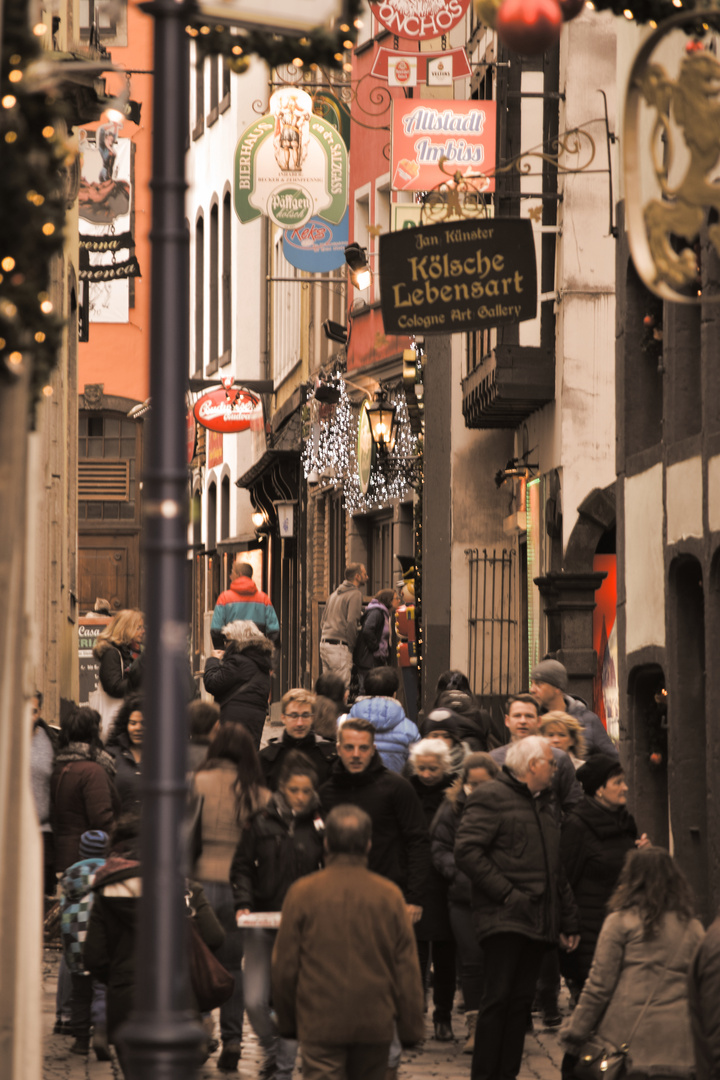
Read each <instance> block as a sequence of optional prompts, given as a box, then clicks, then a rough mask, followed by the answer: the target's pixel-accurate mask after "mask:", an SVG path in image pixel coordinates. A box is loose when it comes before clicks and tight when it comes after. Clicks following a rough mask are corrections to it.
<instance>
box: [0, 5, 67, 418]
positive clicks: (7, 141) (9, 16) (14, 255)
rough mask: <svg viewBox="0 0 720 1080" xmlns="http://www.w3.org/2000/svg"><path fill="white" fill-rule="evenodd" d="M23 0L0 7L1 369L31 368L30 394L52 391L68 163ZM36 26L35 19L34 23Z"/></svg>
mask: <svg viewBox="0 0 720 1080" xmlns="http://www.w3.org/2000/svg"><path fill="white" fill-rule="evenodd" d="M28 15H29V6H28V3H27V2H22V0H16V2H14V3H12V4H6V5H5V9H4V15H3V18H4V27H3V34H4V38H3V47H2V60H1V73H0V139H1V140H2V148H3V167H2V170H0V370H1V371H3V372H4V373H5V374H6V375H9V376H10V377H16V376H17V375H19V373H20V371H21V370H22V369H23V368H24V367H25V366H26V365H30V368H31V376H30V381H31V401H32V403H33V405H34V403H35V402H36V401H37V400H39V398H40V396H41V395H42V393H43V392H45V393H46V394H47V393H48V392H49V393H52V390H51V389H50V387H49V379H50V375H51V373H52V370H53V368H54V367H55V365H56V363H57V357H58V351H59V349H60V348H61V345H62V340H63V329H64V321H63V319H62V318H60V317H59V316H58V315H57V314H56V313H55V311H54V306H53V302H52V300H51V298H50V289H51V267H52V261H53V256H55V255H57V254H59V252H60V251H62V247H63V228H64V224H65V191H64V178H63V173H62V170H63V168H64V167H66V166H67V164H68V147H67V145H66V144H65V142H64V132H65V124H64V118H63V109H62V102H59V101H58V100H57V99H56V97H55V96H54V94H53V93H48V92H47V91H45V90H42V91H41V90H38V89H34V88H33V87H32V85H31V84H30V80H29V79H28V77H27V75H28V66H29V65H30V64H31V63H32V62H33V61H34V60H37V59H39V58H40V57H41V56H42V55H43V52H44V50H43V49H42V48H41V47H40V43H39V36H38V35H37V34H36V33H33V32H32V31H31V29H30V26H29V18H28ZM36 30H37V31H39V30H40V26H39V25H38V27H37V28H36Z"/></svg>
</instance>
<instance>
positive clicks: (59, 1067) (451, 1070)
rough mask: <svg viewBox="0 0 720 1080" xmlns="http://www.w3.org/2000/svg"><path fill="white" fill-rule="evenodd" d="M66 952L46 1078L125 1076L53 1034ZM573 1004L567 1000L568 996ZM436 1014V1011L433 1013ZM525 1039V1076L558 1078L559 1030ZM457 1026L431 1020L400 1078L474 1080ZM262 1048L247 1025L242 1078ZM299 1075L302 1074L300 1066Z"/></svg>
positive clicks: (46, 1005)
mask: <svg viewBox="0 0 720 1080" xmlns="http://www.w3.org/2000/svg"><path fill="white" fill-rule="evenodd" d="M59 959H60V954H59V952H57V951H56V950H54V949H50V948H48V949H46V950H45V956H44V971H43V1024H42V1035H43V1041H44V1068H43V1080H122V1074H121V1072H120V1069H119V1067H118V1065H117V1062H116V1061H115V1060H113V1061H112V1062H100V1061H97V1060H96V1058H95V1055H94V1054H93V1053H91V1054H90V1056H89V1057H87V1058H84V1057H79V1056H78V1055H77V1054H71V1053H70V1045H71V1043H72V1037H71V1036H61V1035H53V1033H52V1030H53V1026H54V1024H55V987H56V984H57V969H58V963H59ZM563 1003H564V1005H567V998H566V997H565V998H564V999H563ZM430 1015H431V1011H430V1012H429V1013H428V1016H430ZM538 1024H539V1019H538V1017H537V1016H536V1017H535V1027H536V1031H535V1033H534V1034H532V1035H528V1036H527V1038H526V1040H525V1056H524V1059H523V1067H522V1069H521V1071H520V1077H519V1080H557V1078H558V1077H559V1075H560V1062H561V1059H562V1052H561V1050H560V1048H559V1046H558V1040H557V1035H556V1034H555V1031H551V1030H548V1029H545V1030H543V1029H542V1028H539V1027H538ZM453 1030H454V1032H455V1035H456V1037H457V1039H456V1042H454V1043H452V1044H447V1043H445V1044H443V1043H438V1042H435V1041H434V1040H433V1039H432V1037H431V1036H432V1023H431V1021H430V1020H428V1022H427V1038H426V1041H425V1042H424V1043H423V1045H422V1046H421V1047H418V1048H417V1049H414V1050H408V1051H406V1052H405V1053H404V1054H403V1059H402V1064H401V1066H400V1073H399V1076H400V1080H415V1078H416V1077H417V1078H418V1080H420V1078H428V1080H429V1078H430V1077H437V1078H440V1080H468V1078H469V1076H470V1056H469V1055H466V1054H463V1053H462V1047H463V1044H464V1041H465V1040H464V1038H461V1037H460V1036H463V1035H464V1032H465V1020H464V1017H463V1015H462V1013H461V1012H459V1011H458V1010H456V1011H455V1013H454V1015H453ZM218 1055H219V1051H217V1052H216V1053H215V1054H214V1055H213V1056H211V1057H210V1058H209V1059H208V1061H207V1062H206V1063H205V1065H204V1066H203V1068H202V1069H201V1070H200V1072H199V1074H198V1075H199V1076H200V1077H201V1078H202V1080H212V1078H215V1080H217V1078H218V1077H219V1076H226V1075H230V1074H226V1073H219V1072H218V1070H217V1068H216V1067H215V1061H216V1059H217V1057H218ZM259 1065H260V1052H259V1047H258V1044H257V1040H256V1039H255V1036H254V1034H253V1031H252V1028H251V1027H250V1025H249V1024H248V1023H247V1017H246V1028H245V1035H244V1036H243V1054H242V1059H241V1061H240V1067H239V1071H238V1073H237V1074H236V1075H237V1076H238V1077H239V1078H241V1080H256V1077H257V1076H258V1073H259ZM295 1075H296V1077H300V1076H301V1075H302V1074H301V1072H300V1070H299V1069H298V1070H297V1072H296V1074H295Z"/></svg>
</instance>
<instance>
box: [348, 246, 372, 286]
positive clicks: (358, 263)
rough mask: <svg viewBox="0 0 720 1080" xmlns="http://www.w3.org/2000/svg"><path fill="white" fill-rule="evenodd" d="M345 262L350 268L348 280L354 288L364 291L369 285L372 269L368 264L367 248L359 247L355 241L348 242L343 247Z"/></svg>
mask: <svg viewBox="0 0 720 1080" xmlns="http://www.w3.org/2000/svg"><path fill="white" fill-rule="evenodd" d="M345 262H346V263H347V265H348V268H349V270H350V280H351V281H352V283H353V285H354V286H355V288H356V289H359V290H360V292H364V291H365V289H368V288H369V287H370V282H371V281H372V270H371V269H370V267H369V266H368V258H367V248H364V247H360V245H359V244H357V243H352V244H348V245H347V247H346V248H345Z"/></svg>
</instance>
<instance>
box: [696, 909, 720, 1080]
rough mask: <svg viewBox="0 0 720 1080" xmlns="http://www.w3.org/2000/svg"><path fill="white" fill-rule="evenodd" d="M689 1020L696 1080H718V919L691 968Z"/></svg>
mask: <svg viewBox="0 0 720 1080" xmlns="http://www.w3.org/2000/svg"><path fill="white" fill-rule="evenodd" d="M689 990H690V1019H691V1022H692V1032H693V1040H694V1042H695V1064H696V1070H695V1072H696V1076H697V1080H718V1077H720V916H718V917H717V918H716V919H715V921H714V922H713V923H711V925H710V928H709V930H708V932H707V934H706V935H705V937H704V938H703V941H702V944H701V945H700V948H699V949H698V951H697V952H696V953H695V958H694V960H693V962H692V967H691V968H690V976H689Z"/></svg>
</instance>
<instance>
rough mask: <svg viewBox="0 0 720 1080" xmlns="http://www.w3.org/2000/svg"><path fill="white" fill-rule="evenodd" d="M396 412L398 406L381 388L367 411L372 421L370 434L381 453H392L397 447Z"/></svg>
mask: <svg viewBox="0 0 720 1080" xmlns="http://www.w3.org/2000/svg"><path fill="white" fill-rule="evenodd" d="M395 412H396V408H395V406H394V405H391V404H390V403H389V402H388V400H387V394H386V393H385V391H384V390H382V389H380V390H377V391H376V392H375V396H374V397H373V400H372V404H371V405H368V407H367V413H368V420H369V421H370V434H371V435H372V440H373V442H374V443H375V446H376V448H377V450H378V453H380V454H391V453H392V452H393V450H394V449H395V434H396V430H395Z"/></svg>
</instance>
